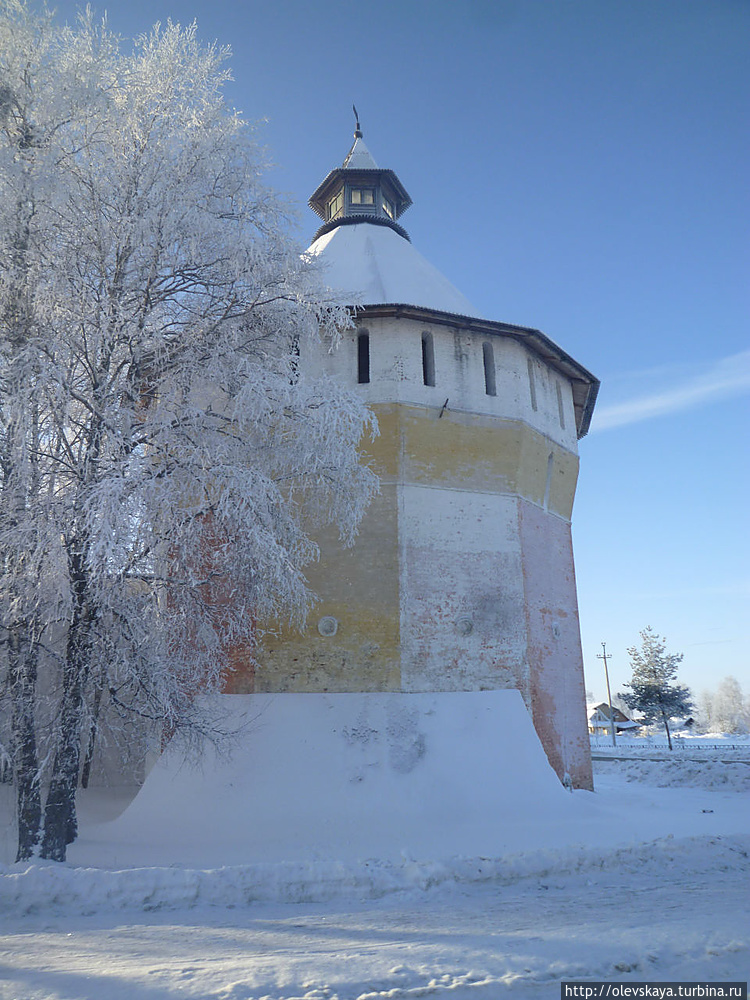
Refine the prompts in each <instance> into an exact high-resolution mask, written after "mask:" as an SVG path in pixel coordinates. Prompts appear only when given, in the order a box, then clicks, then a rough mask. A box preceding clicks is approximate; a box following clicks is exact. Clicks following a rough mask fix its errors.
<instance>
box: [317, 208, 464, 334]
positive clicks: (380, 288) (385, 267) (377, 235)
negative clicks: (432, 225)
mask: <svg viewBox="0 0 750 1000" xmlns="http://www.w3.org/2000/svg"><path fill="white" fill-rule="evenodd" d="M308 253H310V254H312V255H313V256H315V257H319V258H320V260H321V261H323V262H324V263H325V265H326V273H325V281H326V284H328V285H330V286H331V288H335V289H336V290H337V291H339V292H342V293H343V294H344V295H345V296H346V297H347V299H348V300H349V301H351V302H352V303H355V302H356V303H357V304H361V305H382V304H388V305H411V306H421V307H422V308H426V309H437V310H440V311H441V312H449V313H458V314H459V315H461V316H474V317H477V318H478V317H479V313H478V312H477V310H476V309H475V308H474V306H473V305H472V304H471V302H469V300H468V299H467V298H466V296H465V295H462V293H461V292H459V290H458V289H457V288H456V287H455V286H454V285H452V284H451V282H450V281H448V279H447V278H446V277H445V276H444V275H442V274H441V273H440V271H438V269H437V268H436V267H434V266H433V265H432V264H431V263H430V262H429V261H428V260H426V259H425V258H424V257H423V256H422V254H421V253H419V251H418V250H415V248H414V247H413V246H412V244H411V243H410V242H409V241H408V240H406V239H404V237H403V236H399V234H398V233H397V232H396V231H395V230H394V229H391V228H390V227H389V226H383V225H373V224H372V223H370V222H359V223H356V224H355V225H342V226H337V227H336V228H335V229H332V230H330V231H329V232H327V233H324V234H323V235H322V236H319V237H318V239H316V240H315V242H314V243H313V244H312V246H311V247H310V249H309V250H308Z"/></svg>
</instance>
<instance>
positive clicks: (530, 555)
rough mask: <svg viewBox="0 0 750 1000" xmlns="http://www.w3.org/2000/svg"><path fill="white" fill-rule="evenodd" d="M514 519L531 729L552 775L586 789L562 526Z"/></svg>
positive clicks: (566, 532)
mask: <svg viewBox="0 0 750 1000" xmlns="http://www.w3.org/2000/svg"><path fill="white" fill-rule="evenodd" d="M518 511H519V534H520V540H521V553H522V558H521V562H522V565H523V575H524V587H525V590H526V601H525V604H526V615H527V635H528V658H529V680H530V691H531V711H532V716H533V719H534V725H535V727H536V730H537V733H538V734H539V738H540V739H541V741H542V745H543V747H544V749H545V751H546V753H547V757H548V759H549V762H550V764H551V765H552V767H553V768H554V769H555V771H557V773H558V775H560V777H561V778H562V777H563V776H564V775H565V774H566V773H567V774H569V775H570V777H571V779H572V781H573V784H574V786H575V787H576V788H592V787H593V781H592V776H591V750H590V746H589V739H588V732H587V728H586V700H585V699H586V693H585V688H584V678H583V657H582V653H581V635H580V628H579V622H578V601H577V597H576V582H575V569H574V565H573V547H572V542H571V535H570V525H569V524H568V523H567V522H566V521H564V520H563V519H562V518H559V517H556V516H555V515H553V514H550V513H548V512H547V511H544V510H542V509H541V508H539V507H537V506H535V505H533V504H530V503H527V502H525V501H523V500H519V502H518Z"/></svg>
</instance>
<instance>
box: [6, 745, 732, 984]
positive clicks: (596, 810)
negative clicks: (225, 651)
mask: <svg viewBox="0 0 750 1000" xmlns="http://www.w3.org/2000/svg"><path fill="white" fill-rule="evenodd" d="M358 746H359V745H358ZM360 750H361V747H359V749H358V751H357V752H358V753H359V751H360ZM703 754H704V756H706V758H707V761H706V765H705V766H704V767H702V768H699V769H698V770H696V769H695V765H694V763H693V762H692V761H691V760H688V759H686V760H684V761H682V762H680V761H679V760H677V759H675V760H672V761H670V762H669V764H668V776H667V777H665V775H667V772H666V771H665V765H664V764H663V762H661V761H658V760H656V761H655V760H640V761H638V762H637V763H635V764H634V763H632V762H631V761H626V762H621V761H613V760H608V761H597V762H596V769H597V775H596V787H597V790H596V792H595V793H594V794H593V795H592V794H591V793H587V792H576V793H573V794H572V795H570V794H568V793H562V792H561V794H562V795H564V796H565V798H564V801H565V803H566V805H567V804H569V809H568V808H566V809H562V808H558V807H559V805H560V804H559V802H557V799H556V798H555V795H553V794H552V793H550V795H551V798H549V799H548V800H545V802H544V803H542V807H540V808H539V809H536V810H535V809H533V808H532V809H531V812H532V814H533V819H534V825H535V826H536V827H539V828H541V829H538V830H536V831H532V830H530V827H529V825H528V823H527V822H526V821H525V820H524V818H523V817H519V816H517V815H514V814H512V813H509V815H507V816H506V818H505V826H506V830H505V832H504V841H503V843H504V844H505V845H506V846H504V847H503V849H502V850H500V851H497V852H495V854H489V853H488V854H486V855H485V856H476V855H474V856H468V855H467V856H463V857H457V856H450V857H449V856H444V857H433V858H430V857H427V856H425V855H424V854H422V853H420V852H418V851H417V852H413V853H412V854H411V855H410V854H409V853H408V852H406V854H405V856H399V857H396V856H392V857H388V858H380V859H378V860H376V859H374V858H370V859H369V860H358V859H355V858H336V857H334V858H324V857H322V856H321V857H312V856H311V857H302V856H300V857H299V858H297V859H294V860H289V861H286V862H284V861H272V860H267V861H265V862H252V863H250V862H246V863H234V864H231V865H228V866H224V867H222V866H220V865H215V864H212V865H203V866H199V865H186V864H185V863H184V862H183V863H182V864H181V865H179V866H170V865H168V864H150V865H149V866H147V867H145V866H143V865H141V866H139V865H138V859H137V853H138V844H137V843H135V844H134V845H133V856H131V857H130V858H129V859H127V862H128V863H127V864H123V865H121V866H120V868H119V870H114V869H112V868H110V867H91V864H92V863H93V864H101V859H100V857H99V855H100V854H101V850H100V846H97V845H101V841H102V831H103V830H106V827H101V826H96V825H92V823H91V820H97V819H102V818H104V816H105V815H106V814H107V812H109V814H110V815H111V813H112V812H114V811H116V809H117V802H116V800H114V799H113V798H112V795H111V793H110V795H109V797H107V796H106V795H103V794H102V793H101V792H94V791H93V790H92V792H91V794H90V795H89V796H88V797H87V798H86V799H85V801H84V800H83V799H82V819H83V821H84V822H83V830H82V836H81V842H80V843H81V845H83V846H79V845H76V848H77V850H78V856H77V857H76V865H74V864H72V863H71V864H67V865H54V864H42V865H40V864H35V865H28V864H22V865H6V866H5V867H4V868H0V933H2V934H3V937H2V940H1V941H0V998H2V1000H42V998H44V1000H126V998H127V1000H131V998H137V1000H141V998H142V1000H171V998H176V997H193V998H201V1000H260V998H272V1000H282V998H283V1000H292V998H295V1000H299V998H304V1000H400V998H412V997H424V996H427V997H435V998H438V1000H439V998H441V997H445V1000H495V998H498V997H505V996H508V997H513V996H518V997H523V998H529V1000H536V998H539V1000H541V998H545V1000H546V998H555V1000H556V998H557V997H558V996H559V982H560V980H561V979H573V978H576V979H581V978H584V979H585V978H590V979H594V980H596V979H606V980H610V981H613V982H628V981H634V980H635V981H644V980H645V981H649V982H656V981H664V980H709V981H720V980H734V981H736V980H746V979H747V978H748V971H749V970H750V877H749V876H750V795H748V787H749V786H750V764H747V763H740V762H737V763H733V764H732V763H730V764H722V763H721V758H722V757H723V756H724V754H723V753H722V752H721V751H708V750H705V751H703ZM684 756H685V757H686V758H687V757H688V756H690V757H693V756H695V755H693V754H690V755H688V754H685V755H684ZM745 758H746V759H748V760H750V754H746V755H745ZM360 763H362V761H361V760H360ZM539 787H540V786H537V792H538V789H539ZM217 801H218V800H217ZM550 802H552V803H553V806H552V807H551V808H550ZM193 806H194V809H195V815H196V826H197V827H198V828H200V829H201V830H202V831H204V832H205V829H206V823H205V815H203V814H204V812H205V809H206V805H205V803H202V802H201V801H200V797H198V798H197V799H196V801H194V802H193ZM150 808H151V809H155V808H156V807H155V806H154V805H153V804H152V806H151V807H150ZM545 813H546V815H547V819H546V820H545ZM126 815H127V813H126ZM249 815H250V811H249V810H248V812H247V816H249ZM182 821H183V819H182V817H181V818H180V822H182ZM125 828H126V827H123V826H122V825H121V826H120V827H118V826H117V824H113V825H112V827H111V829H112V830H117V829H119V830H120V831H122V830H123V829H125ZM174 835H175V836H179V831H177V832H175V834H174ZM202 835H203V834H202ZM237 836H238V837H239V838H240V839H241V837H242V830H241V829H239V830H238V831H237ZM188 839H189V838H188ZM220 839H221V838H220ZM224 840H225V841H226V838H224ZM86 845H88V847H86ZM120 849H122V848H120ZM86 850H88V851H89V852H90V855H91V857H90V859H89V860H88V861H87V860H86V858H85V856H84V855H85V851H86ZM73 853H75V852H73ZM319 853H320V852H319ZM210 855H211V849H210V845H206V857H210ZM123 857H125V856H124V855H123Z"/></svg>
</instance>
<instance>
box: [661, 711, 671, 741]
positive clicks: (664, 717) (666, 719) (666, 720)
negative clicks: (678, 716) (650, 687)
mask: <svg viewBox="0 0 750 1000" xmlns="http://www.w3.org/2000/svg"><path fill="white" fill-rule="evenodd" d="M661 717H662V719H663V720H664V728H665V730H666V731H667V743H668V745H669V749H670V750H671V749H672V736H671V735H670V732H669V719H668V718H667V713H666V712H665V711H664V709H662V710H661Z"/></svg>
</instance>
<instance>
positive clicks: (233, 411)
mask: <svg viewBox="0 0 750 1000" xmlns="http://www.w3.org/2000/svg"><path fill="white" fill-rule="evenodd" d="M0 12H1V17H0V52H2V57H1V59H2V61H1V62H0V138H1V140H2V148H1V149H0V203H1V204H2V207H0V213H2V215H1V217H0V270H1V271H2V275H3V276H2V279H0V317H1V319H0V351H1V352H2V356H1V359H0V363H1V365H2V369H1V371H0V475H1V476H2V479H1V481H0V488H1V490H2V493H1V495H0V556H1V557H2V563H1V565H0V600H1V601H2V619H1V620H0V625H1V626H2V634H1V638H2V642H3V646H4V649H5V665H6V666H5V668H6V671H7V678H6V684H5V687H6V689H7V698H6V701H5V706H6V707H5V708H4V711H6V717H7V719H8V720H9V721H6V728H7V730H8V732H9V733H10V736H9V743H10V756H11V759H12V767H13V775H14V780H15V783H16V788H17V795H18V819H19V848H18V857H19V859H22V858H28V857H32V856H34V855H35V854H37V853H38V854H40V855H41V856H42V857H44V858H50V859H53V860H64V858H65V852H66V845H67V844H68V843H70V842H72V840H73V839H74V838H75V835H76V830H77V824H76V814H75V792H76V787H77V784H78V781H79V775H80V771H81V765H82V753H83V748H84V744H85V743H86V742H87V741H88V739H89V736H90V732H91V726H92V724H94V722H95V717H96V714H97V711H99V710H101V704H102V700H103V701H104V702H106V704H107V706H108V709H109V711H110V712H119V713H121V714H122V715H123V716H126V715H127V714H128V713H131V712H137V713H139V714H140V716H141V717H146V718H149V719H151V720H154V722H157V723H158V724H160V725H162V726H163V727H164V729H165V731H167V732H169V733H174V734H177V735H178V736H179V735H180V734H187V735H194V736H197V737H199V738H200V737H205V736H206V735H210V732H211V726H212V724H211V720H210V718H209V717H208V716H207V715H206V709H205V705H206V703H207V699H205V698H198V697H196V695H197V694H198V693H201V694H208V693H211V692H214V691H217V690H220V689H221V685H222V678H223V674H224V672H225V671H226V669H227V656H226V650H227V649H228V648H229V647H230V646H234V645H236V644H244V645H245V646H247V648H248V649H249V650H252V648H253V644H254V643H255V642H256V640H257V635H256V630H255V626H254V623H255V622H257V621H259V620H271V619H286V620H288V621H290V622H291V623H293V624H294V623H296V624H301V623H302V622H303V621H304V616H305V612H306V610H307V608H308V606H309V603H310V600H311V594H310V593H309V590H308V587H307V583H306V580H305V576H304V568H305V566H306V564H307V563H309V562H310V561H311V560H313V559H314V558H315V557H316V555H317V550H316V546H315V543H314V542H313V541H312V537H311V533H314V531H315V528H316V526H318V525H323V524H334V525H336V526H338V529H339V531H340V533H341V535H342V538H344V540H345V541H351V540H352V539H353V537H354V534H355V532H356V528H357V525H358V522H359V520H360V518H361V516H362V514H363V511H364V510H365V508H366V506H367V503H368V502H369V499H370V498H371V496H372V494H373V492H374V491H375V490H376V488H377V481H376V479H375V477H374V475H373V474H372V473H371V471H370V470H369V469H368V468H367V467H366V466H365V465H363V464H362V463H361V462H360V460H359V442H360V441H361V440H362V438H363V435H365V434H366V433H368V432H374V428H373V426H372V423H371V418H370V417H369V415H368V413H367V411H366V410H365V409H364V407H363V406H362V404H361V403H360V402H359V401H358V400H357V399H356V398H354V397H353V396H350V395H347V394H346V393H344V392H342V391H341V390H340V389H339V388H338V387H337V386H336V385H335V384H332V383H331V382H328V381H326V380H324V379H317V380H313V379H312V378H310V377H308V376H307V374H306V372H305V370H304V369H305V366H304V365H301V364H300V363H299V359H300V357H304V356H305V355H306V353H308V352H310V351H315V350H323V349H329V348H331V347H332V346H333V345H335V341H336V338H337V336H338V334H339V332H340V331H341V329H343V328H345V327H346V326H347V325H349V324H350V322H351V320H350V317H349V315H348V313H347V312H346V310H345V309H344V308H343V306H341V305H339V304H338V303H337V302H336V301H335V299H334V298H333V297H332V296H331V295H330V294H328V293H326V291H325V289H324V288H323V286H322V285H321V281H320V276H319V275H318V274H317V273H316V272H315V270H314V265H313V263H312V262H311V261H309V260H308V259H306V258H305V256H304V255H301V254H300V251H299V248H298V246H297V245H296V244H295V242H294V241H293V240H292V239H290V237H289V235H288V232H289V226H288V220H287V217H286V213H285V209H284V206H283V205H282V203H281V202H280V201H279V199H278V198H277V197H276V196H274V195H273V194H272V193H271V192H270V191H268V190H267V189H266V188H265V187H264V186H263V185H262V183H261V180H260V176H261V171H262V166H263V164H262V159H261V156H260V153H259V150H258V147H257V144H256V142H255V140H254V136H253V132H252V130H251V129H250V128H249V127H248V126H247V125H246V124H245V123H244V122H243V121H242V119H241V118H240V116H239V115H237V114H236V113H235V112H233V111H231V110H230V109H229V108H228V107H227V105H226V103H225V101H224V98H223V94H222V88H223V85H224V84H225V82H226V80H227V78H228V74H227V70H226V68H225V62H226V57H227V53H226V52H225V51H223V50H220V49H217V48H215V47H210V46H209V47H206V46H203V45H201V44H200V42H199V40H198V38H197V33H196V29H195V27H194V26H192V27H189V28H182V27H180V26H178V25H174V24H171V23H170V24H167V26H166V27H163V28H162V27H159V26H157V27H155V28H154V29H153V30H152V31H151V32H150V33H149V34H147V35H144V36H143V37H141V38H139V39H138V40H137V41H136V43H135V45H134V47H133V48H132V50H130V51H124V50H123V46H122V45H121V44H120V43H119V41H118V39H116V38H114V37H113V36H112V35H111V34H110V33H109V32H108V31H107V28H106V25H104V24H96V23H95V22H94V21H93V19H92V17H91V15H90V14H87V15H85V16H83V17H82V19H81V21H80V23H79V25H78V26H77V27H76V28H75V29H69V28H60V27H57V26H56V25H55V23H54V21H53V20H52V18H51V17H50V16H48V15H47V14H46V13H45V14H42V15H39V16H37V15H35V14H33V13H31V12H30V10H29V8H28V7H27V6H26V4H25V3H24V2H21V0H0ZM40 672H41V673H40ZM42 674H43V677H42ZM8 706H9V707H8ZM45 788H46V789H47V791H46V801H44V802H42V792H43V789H45Z"/></svg>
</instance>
